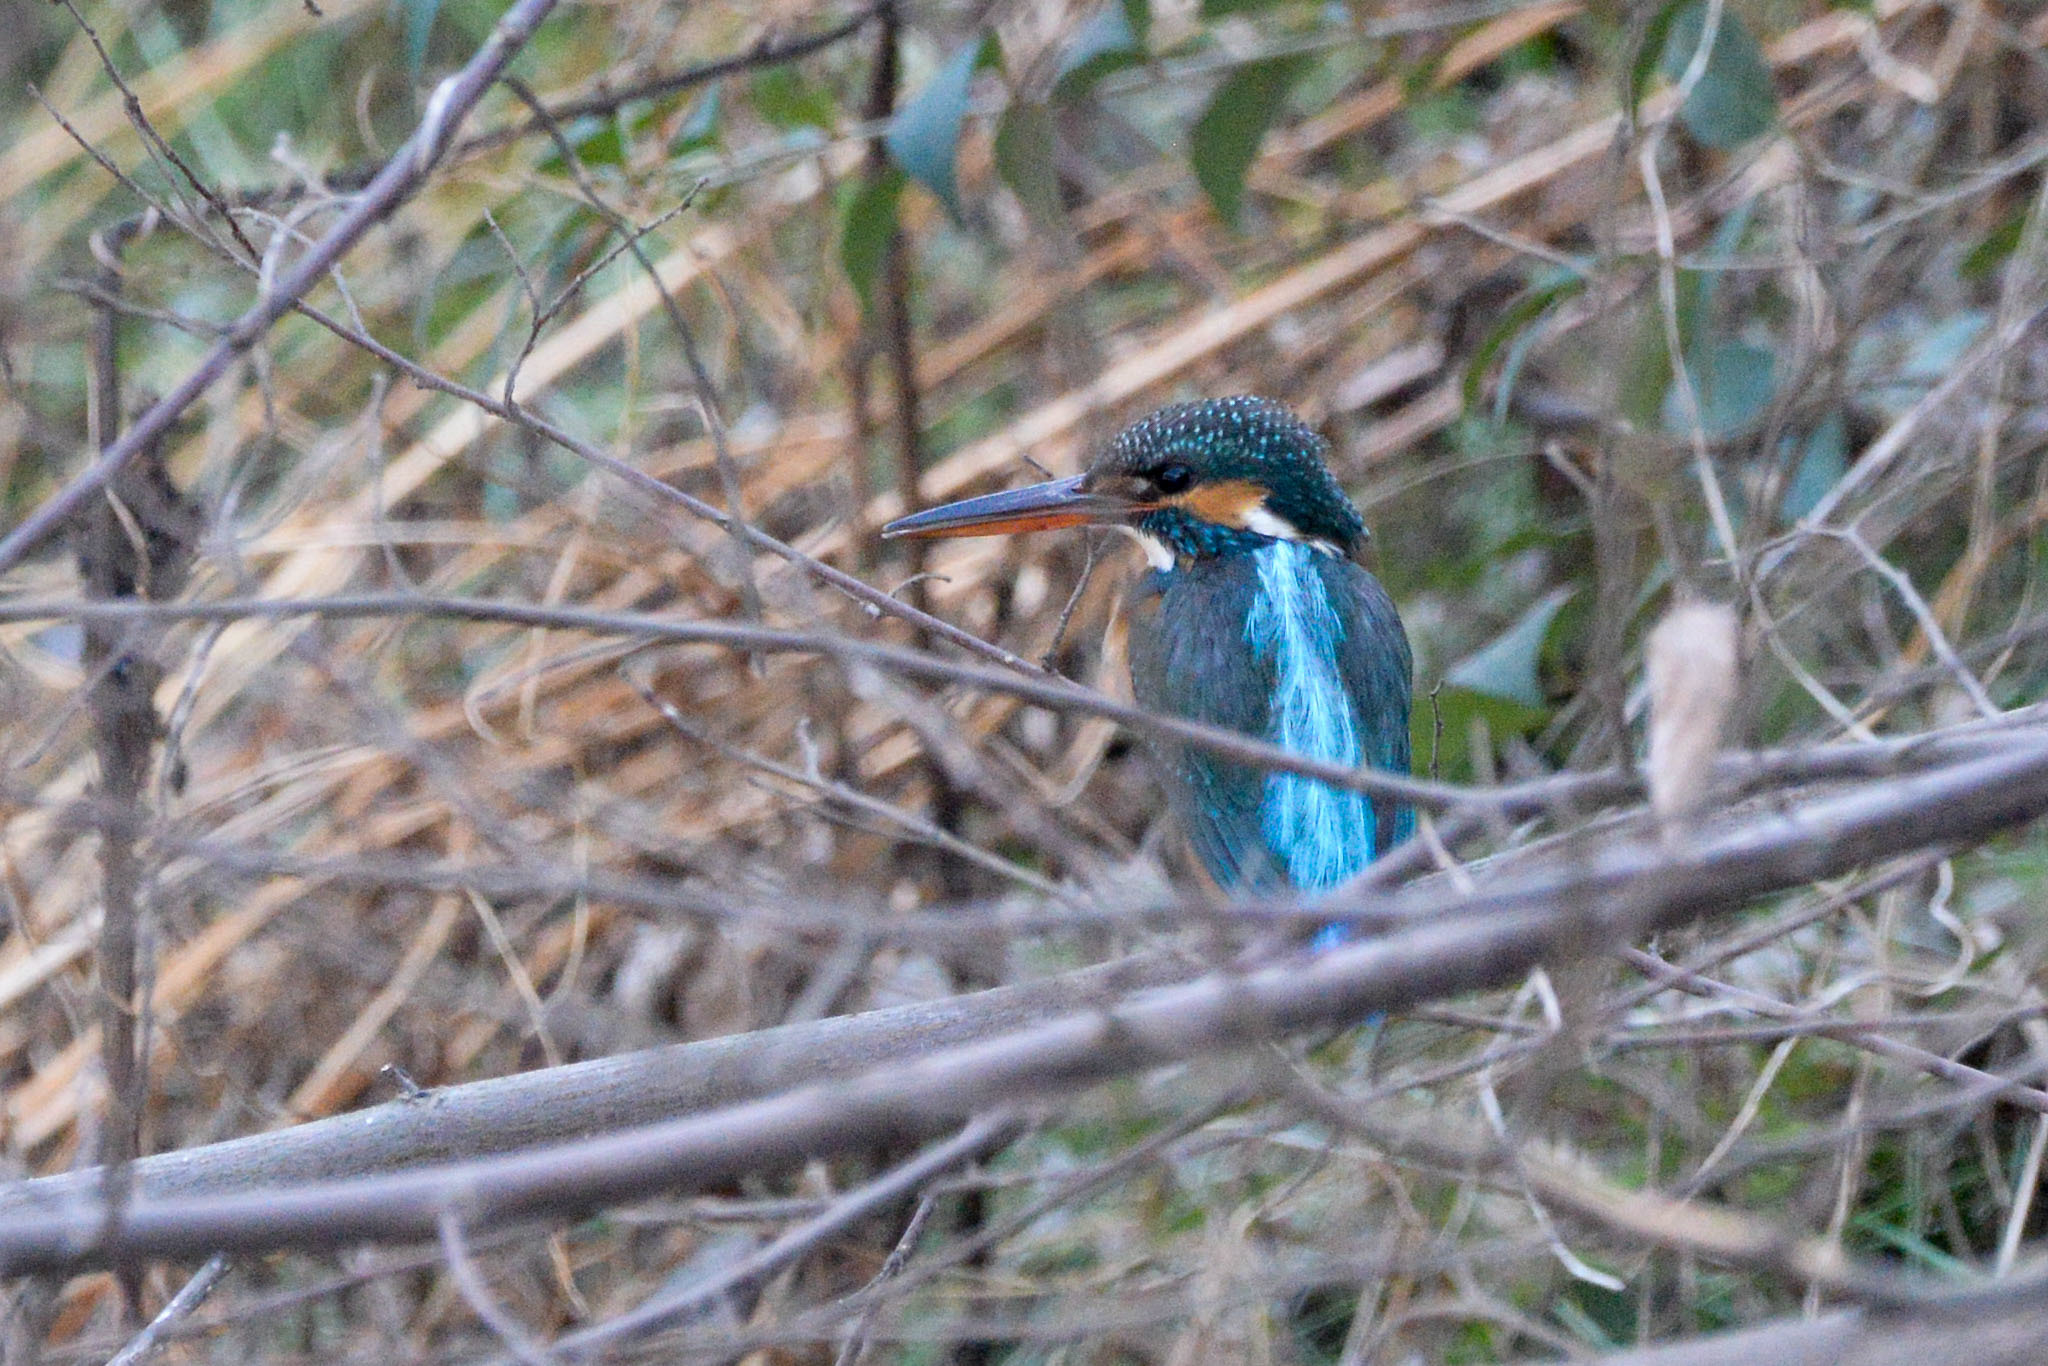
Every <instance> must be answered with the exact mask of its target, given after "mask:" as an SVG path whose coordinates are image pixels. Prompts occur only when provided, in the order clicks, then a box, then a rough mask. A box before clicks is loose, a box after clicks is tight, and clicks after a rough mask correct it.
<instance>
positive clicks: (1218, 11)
mask: <svg viewBox="0 0 2048 1366" xmlns="http://www.w3.org/2000/svg"><path fill="white" fill-rule="evenodd" d="M1275 3H1276V0H1202V17H1203V18H1204V19H1222V18H1225V17H1227V16H1229V15H1232V14H1251V13H1253V12H1254V11H1257V10H1262V9H1271V8H1272V7H1273V5H1274V4H1275Z"/></svg>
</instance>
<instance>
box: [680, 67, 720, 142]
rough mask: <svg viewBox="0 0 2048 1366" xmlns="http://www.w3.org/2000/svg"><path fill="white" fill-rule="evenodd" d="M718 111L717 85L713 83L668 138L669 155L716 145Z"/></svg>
mask: <svg viewBox="0 0 2048 1366" xmlns="http://www.w3.org/2000/svg"><path fill="white" fill-rule="evenodd" d="M720 112H721V110H720V108H719V98H718V87H717V86H715V85H714V86H712V87H711V88H710V89H709V90H707V91H705V92H704V94H703V95H702V96H701V97H700V98H699V99H698V100H697V103H696V104H694V105H692V106H691V108H690V116H689V117H688V118H686V119H684V120H683V126H682V127H680V128H678V129H676V135H675V136H674V137H673V138H671V139H669V144H668V154H669V155H670V156H671V157H679V156H683V155H686V154H688V153H690V152H701V151H703V150H704V149H705V148H707V147H714V146H716V145H717V144H718V116H719V113H720Z"/></svg>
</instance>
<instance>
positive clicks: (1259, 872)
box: [886, 398, 1414, 893]
mask: <svg viewBox="0 0 2048 1366" xmlns="http://www.w3.org/2000/svg"><path fill="white" fill-rule="evenodd" d="M1324 454H1325V444H1324V442H1323V440H1322V438H1321V437H1319V436H1318V435H1316V433H1315V432H1314V430H1313V429H1311V428H1310V427H1308V426H1306V425H1305V424H1304V423H1302V422H1301V420H1300V419H1298V418H1296V417H1295V416H1294V415H1293V414H1292V413H1290V412H1288V411H1287V410H1286V409H1285V408H1283V407H1281V406H1280V405H1279V404H1276V403H1272V402H1270V401H1268V400H1265V399H1257V398H1229V399H1216V400H1211V401H1208V402H1203V403H1189V404H1181V405H1178V406H1175V407H1171V408H1162V409H1160V410H1159V411H1158V412H1156V413H1153V414H1152V415H1150V416H1149V417H1145V418H1142V419H1140V420H1139V421H1138V422H1135V423H1133V424H1132V425H1131V426H1129V427H1127V428H1125V429H1124V431H1123V432H1121V433H1120V434H1119V435H1118V436H1117V437H1116V439H1115V440H1114V441H1113V442H1112V443H1111V445H1110V447H1109V449H1108V450H1107V451H1105V452H1104V454H1103V456H1102V458H1101V459H1100V460H1098V461H1097V462H1096V464H1095V465H1094V467H1093V468H1091V469H1090V470H1089V471H1088V473H1087V474H1085V475H1082V476H1080V477H1078V478H1075V479H1067V480H1058V481H1055V482H1053V483H1049V484H1038V485H1034V486H1032V487H1030V488H1026V489H1020V490H1016V491H1014V492H1010V493H999V494H991V495H989V496H987V497H984V498H972V499H968V500H966V501H965V502H961V503H955V504H951V505H949V506H947V507H944V508H935V509H933V510H932V511H930V512H925V513H920V514H917V515H916V516H913V517H907V518H904V519H903V520H901V521H899V522H896V523H893V524H891V526H890V527H888V528H887V529H886V530H887V531H888V532H889V533H890V534H898V535H962V534H965V535H973V534H984V533H991V532H999V531H1013V530H1030V529H1035V528H1039V527H1048V526H1065V525H1075V524H1081V523H1108V524H1112V525H1116V526H1120V527H1123V528H1125V529H1127V530H1129V531H1131V532H1133V533H1134V534H1135V535H1136V536H1137V537H1138V538H1139V540H1140V541H1141V542H1143V543H1144V545H1145V550H1146V556H1147V558H1148V560H1149V561H1150V562H1151V565H1152V568H1151V572H1150V573H1148V574H1146V575H1145V576H1144V577H1143V578H1142V579H1141V580H1140V581H1139V583H1138V585H1137V587H1136V589H1135V590H1134V592H1133V594H1132V598H1131V602H1130V605H1129V618H1130V655H1131V686H1132V691H1133V693H1134V694H1135V696H1136V698H1137V700H1138V702H1139V703H1140V704H1141V705H1143V706H1145V707H1148V708H1151V709H1154V710H1157V711H1160V712H1164V713H1167V714H1170V715H1174V716H1181V717H1185V718H1187V719H1189V720H1194V721H1203V722H1207V723H1209V724H1212V725H1216V726H1221V727H1224V728H1226V729H1229V730H1234V731H1238V732H1240V733H1242V734H1246V735H1252V736H1256V737H1258V738H1259V739H1262V740H1268V741H1271V742H1272V743H1274V744H1276V745H1279V746H1280V747H1282V748H1284V749H1288V750H1292V751H1294V752H1295V753H1297V754H1302V755H1306V756H1308V757H1311V758H1315V759H1320V760H1324V761H1326V762H1329V763H1336V764H1345V765H1358V764H1368V765H1371V766H1372V767H1375V768H1380V769H1385V770H1388V771H1391V772H1395V773H1403V774H1405V773H1407V772H1408V765H1409V741H1408V712H1409V702H1410V688H1411V680H1410V669H1411V661H1410V658H1409V651H1408V637H1407V635H1406V633H1405V632H1404V631H1403V630H1402V628H1401V619H1400V616H1399V615H1398V614H1397V613H1396V612H1395V610H1394V604H1393V602H1392V601H1391V600H1390V599H1389V598H1388V597H1387V594H1386V590H1385V589H1383V588H1382V587H1381V586H1380V583H1379V580H1378V579H1376V578H1374V577H1373V575H1372V574H1371V573H1370V572H1369V571H1367V570H1366V569H1365V568H1363V567H1362V566H1361V565H1359V564H1358V563H1357V561H1356V558H1355V556H1356V554H1357V552H1358V551H1359V550H1361V549H1362V548H1363V546H1364V543H1365V540H1366V530H1365V523H1364V521H1363V520H1362V519H1361V518H1360V517H1359V515H1358V510H1357V509H1356V508H1355V507H1353V506H1352V504H1351V500H1350V499H1349V498H1347V497H1346V496H1345V495H1344V491H1343V489H1342V488H1341V487H1340V486H1339V485H1338V483H1337V481H1336V479H1335V478H1334V477H1333V476H1332V475H1331V473H1330V471H1329V467H1328V466H1327V465H1326V464H1325V463H1324ZM1165 758H1166V767H1167V773H1166V778H1167V790H1168V793H1169V795H1170V799H1171V801H1172V805H1173V810H1174V813H1175V815H1176V816H1177V817H1178V819H1179V821H1180V824H1181V826H1182V828H1183V829H1185V830H1186V832H1187V836H1188V840H1189V843H1190V844H1191V845H1192V847H1193V849H1194V852H1195V854H1196V856H1197V857H1198V858H1199V859H1200V860H1201V862H1202V865H1203V867H1205V868H1206V869H1207V870H1208V871H1209V873H1210V875H1211V876H1212V877H1214V878H1215V880H1216V881H1217V883H1218V884H1219V885H1220V886H1222V887H1224V888H1225V889H1228V890H1240V889H1241V890H1258V891H1265V890H1284V889H1292V890H1295V891H1298V892H1302V893H1314V892H1319V891H1322V890H1324V889H1326V888H1329V887H1333V886H1336V885H1337V884H1338V883H1341V882H1344V881H1346V880H1348V879H1349V878H1351V877H1353V876H1355V875H1357V874H1358V873H1359V872H1361V871H1362V870H1363V869H1364V868H1365V866H1366V865H1367V864H1368V863H1370V862H1371V861H1372V860H1373V859H1374V858H1375V857H1377V856H1378V855H1379V854H1381V853H1383V852H1385V851H1386V850H1387V849H1388V848H1389V847H1390V846H1392V845H1393V844H1394V843H1395V842H1397V841H1399V840H1401V839H1403V838H1405V837H1406V836H1407V835H1408V833H1409V832H1410V830H1411V829H1412V827H1413V824H1414V815H1413V813H1412V812H1411V811H1410V810H1409V809H1408V808H1407V807H1405V806H1402V805H1400V804H1398V803H1392V802H1386V801H1377V800H1373V799H1370V798H1367V797H1366V796H1364V795H1363V794H1360V793H1355V792H1350V791H1346V790H1344V789H1340V788H1335V787H1332V786H1330V785H1329V784H1327V783H1323V782H1320V781H1318V780H1316V779H1313V778H1306V777H1302V776H1300V775H1298V774H1291V773H1273V772H1269V771H1267V770H1264V769H1261V768H1258V767H1256V766H1252V765H1246V764H1238V763H1232V762H1230V761H1228V760H1224V759H1220V758H1218V757H1217V756H1215V755H1213V754H1210V753H1208V752H1206V751H1203V750H1199V749H1195V748H1193V747H1185V748H1177V749H1175V750H1174V751H1172V752H1170V753H1168V754H1167V755H1166V756H1165Z"/></svg>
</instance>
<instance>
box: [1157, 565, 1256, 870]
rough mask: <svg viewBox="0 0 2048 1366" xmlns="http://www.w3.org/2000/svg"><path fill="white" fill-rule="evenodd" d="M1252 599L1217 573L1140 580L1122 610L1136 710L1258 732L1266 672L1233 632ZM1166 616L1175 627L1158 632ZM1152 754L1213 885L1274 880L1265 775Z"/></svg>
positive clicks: (1183, 752) (1198, 753)
mask: <svg viewBox="0 0 2048 1366" xmlns="http://www.w3.org/2000/svg"><path fill="white" fill-rule="evenodd" d="M1251 591H1252V590H1251V582H1250V580H1249V579H1248V578H1247V577H1245V576H1243V575H1241V574H1233V573H1231V572H1228V571H1227V569H1225V568H1224V567H1223V566H1220V565H1217V566H1213V567H1212V566H1209V565H1197V566H1193V567H1190V568H1187V569H1182V570H1178V571H1176V572H1174V573H1173V574H1172V575H1170V576H1169V575H1164V574H1151V575H1147V576H1146V579H1145V580H1144V581H1142V582H1141V583H1140V585H1139V587H1138V590H1137V592H1136V593H1135V594H1134V596H1133V598H1132V601H1131V604H1130V657H1131V692H1132V695H1133V696H1134V697H1135V698H1136V699H1137V702H1138V704H1139V705H1140V706H1142V707H1145V708H1147V709H1148V710H1151V711H1157V712H1161V713H1164V714H1166V715H1169V716H1181V717H1186V718H1187V719H1189V720H1191V721H1203V722H1207V723H1208V724H1210V725H1214V726H1221V727H1224V728H1225V729H1228V730H1234V731H1237V732H1239V733H1240V734H1245V735H1263V734H1264V733H1265V730H1266V725H1267V719H1268V701H1267V699H1268V698H1269V697H1270V696H1271V695H1272V689H1273V669H1272V665H1271V663H1270V662H1262V661H1260V660H1259V659H1257V658H1255V657H1254V656H1253V655H1252V653H1251V652H1250V651H1249V650H1248V649H1247V648H1246V646H1245V643H1244V638H1243V633H1242V629H1241V626H1240V623H1242V622H1243V620H1244V617H1245V613H1246V612H1247V611H1248V610H1249V608H1250V602H1251ZM1168 595H1171V599H1172V600H1171V602H1170V603H1169V602H1167V601H1166V599H1167V597H1168ZM1169 617H1170V619H1171V620H1172V621H1173V622H1174V623H1175V627H1176V629H1174V630H1171V631H1167V630H1163V629H1162V619H1163V618H1169ZM1188 623H1198V624H1197V625H1194V626H1192V627H1191V626H1189V625H1188ZM1157 749H1158V753H1159V761H1160V764H1161V766H1162V767H1163V768H1164V769H1165V770H1166V772H1165V774H1164V775H1163V776H1164V777H1165V778H1166V791H1167V796H1168V799H1169V801H1170V803H1171V805H1172V809H1173V814H1174V816H1175V818H1176V819H1177V820H1178V822H1179V824H1180V827H1181V829H1182V830H1183V831H1185V832H1186V834H1187V838H1188V843H1189V845H1190V846H1192V847H1193V849H1194V851H1195V856H1196V857H1197V858H1199V859H1200V860H1201V861H1202V866H1203V867H1204V868H1206V869H1208V870H1209V875H1210V876H1211V877H1213V878H1215V879H1216V881H1217V884H1218V885H1220V886H1222V887H1224V888H1226V889H1235V888H1246V887H1260V886H1273V885H1277V884H1279V883H1280V882H1282V881H1283V879H1282V878H1281V876H1280V874H1279V870H1278V868H1277V867H1276V866H1275V864H1274V861H1273V858H1272V856H1271V854H1270V852H1269V851H1268V850H1267V848H1266V840H1265V832H1264V830H1263V828H1262V825H1261V814H1260V806H1261V803H1262V801H1263V800H1264V797H1265V791H1266V775H1265V773H1264V772H1263V771H1261V770H1259V769H1256V768H1251V767H1247V766H1246V765H1243V764H1233V763H1229V762H1227V761H1224V760H1221V759H1218V758H1216V757H1215V756H1214V755H1211V754H1209V753H1207V752H1205V751H1202V750H1198V749H1194V748H1191V747H1183V746H1178V745H1161V746H1158V747H1157Z"/></svg>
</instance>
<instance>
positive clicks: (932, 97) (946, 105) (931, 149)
mask: <svg viewBox="0 0 2048 1366" xmlns="http://www.w3.org/2000/svg"><path fill="white" fill-rule="evenodd" d="M1001 55H1002V54H1001V49H1000V48H998V47H997V46H996V40H995V35H993V34H983V35H982V36H981V37H979V38H977V39H975V40H974V41H973V42H971V43H969V44H967V45H966V46H965V47H963V48H961V49H960V50H959V51H958V52H955V53H954V54H953V55H952V56H951V57H948V58H947V59H946V63H945V65H944V66H941V67H940V68H939V69H938V71H937V72H936V73H934V74H933V76H932V78H931V79H930V80H929V81H926V82H925V83H924V85H923V86H922V87H921V88H920V89H919V90H918V92H917V93H916V94H915V95H912V96H911V97H910V99H909V100H908V101H907V102H906V103H905V104H904V105H903V107H902V108H900V109H898V110H897V111H896V117H894V118H893V119H891V120H889V132H888V134H887V136H886V137H885V138H884V139H883V141H884V142H886V143H887V144H888V148H889V155H890V157H892V158H893V159H894V160H895V162H896V164H897V165H898V166H901V167H902V168H903V169H904V170H905V171H907V172H909V173H910V176H911V178H912V179H914V180H916V181H917V182H918V183H919V184H921V185H923V186H924V187H925V188H926V189H928V190H930V191H931V192H932V193H933V194H935V195H937V196H938V197H939V202H940V203H941V204H944V205H945V206H946V210H947V212H949V213H951V214H952V215H953V217H954V218H955V219H956V220H957V219H959V217H960V188H959V184H958V182H957V181H956V180H955V179H954V174H953V159H954V154H955V153H956V152H957V151H958V150H959V147H960V125H961V123H962V122H963V121H964V120H965V119H966V117H967V97H968V94H969V92H970V91H971V90H972V89H973V87H974V73H975V72H976V71H979V70H980V69H981V68H982V67H983V66H985V65H991V64H993V63H994V62H996V61H998V60H1000V58H1001Z"/></svg>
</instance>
